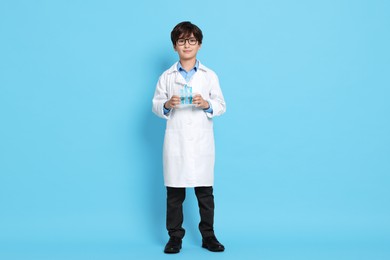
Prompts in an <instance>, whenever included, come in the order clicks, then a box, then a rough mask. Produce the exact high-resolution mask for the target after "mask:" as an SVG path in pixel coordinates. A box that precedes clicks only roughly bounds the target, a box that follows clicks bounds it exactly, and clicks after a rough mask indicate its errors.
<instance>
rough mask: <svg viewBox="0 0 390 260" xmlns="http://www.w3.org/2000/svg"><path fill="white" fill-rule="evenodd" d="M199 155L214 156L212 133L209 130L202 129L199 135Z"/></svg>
mask: <svg viewBox="0 0 390 260" xmlns="http://www.w3.org/2000/svg"><path fill="white" fill-rule="evenodd" d="M198 147H199V155H200V156H212V155H214V149H215V148H214V132H213V130H210V129H203V130H202V131H201V132H200V134H199V139H198Z"/></svg>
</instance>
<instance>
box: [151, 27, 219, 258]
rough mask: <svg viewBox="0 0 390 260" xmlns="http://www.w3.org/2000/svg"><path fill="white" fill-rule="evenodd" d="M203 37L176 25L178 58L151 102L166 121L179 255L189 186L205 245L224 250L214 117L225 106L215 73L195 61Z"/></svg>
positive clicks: (170, 222)
mask: <svg viewBox="0 0 390 260" xmlns="http://www.w3.org/2000/svg"><path fill="white" fill-rule="evenodd" d="M202 39H203V35H202V31H201V30H200V29H199V28H198V27H197V26H196V25H194V24H192V23H190V22H182V23H179V24H178V25H176V26H175V28H174V29H173V30H172V32H171V40H172V44H173V48H174V50H175V51H176V52H177V53H178V55H179V59H180V60H179V62H176V63H175V64H174V65H173V66H172V67H171V68H170V69H168V70H166V71H165V72H164V73H163V74H162V75H161V76H160V78H159V81H158V83H157V87H156V91H155V93H154V98H153V112H154V113H155V114H156V115H158V116H159V117H162V118H164V119H167V125H166V131H165V137H164V147H163V168H164V184H165V186H166V187H167V216H166V228H167V230H168V234H169V236H170V239H169V241H168V243H167V245H166V246H165V249H164V252H165V253H179V252H180V249H181V245H182V238H183V237H184V234H185V230H184V229H183V227H182V223H183V208H182V205H183V201H184V199H185V192H186V188H188V187H194V189H195V194H196V197H197V200H198V205H199V211H200V218H201V221H200V223H199V230H200V232H201V235H202V247H204V248H206V249H208V250H210V251H213V252H221V251H224V250H225V248H224V246H223V245H222V244H221V243H219V241H218V240H217V238H216V237H215V234H214V196H213V184H214V158H215V155H214V134H213V121H212V118H213V117H215V116H219V115H222V114H223V113H224V112H225V110H226V105H225V101H224V98H223V95H222V92H221V89H220V87H219V81H218V77H217V75H216V74H215V73H214V72H213V71H212V70H210V69H209V68H207V67H205V66H203V65H202V64H201V63H200V62H199V61H198V60H197V59H196V55H197V53H198V51H199V49H200V48H201V46H202ZM179 93H180V94H179ZM179 95H180V96H179ZM180 98H182V100H181V99H180ZM184 103H187V104H184Z"/></svg>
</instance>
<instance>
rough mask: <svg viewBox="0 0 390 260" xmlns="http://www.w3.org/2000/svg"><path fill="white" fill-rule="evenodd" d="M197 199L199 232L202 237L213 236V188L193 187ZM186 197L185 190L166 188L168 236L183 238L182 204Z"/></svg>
mask: <svg viewBox="0 0 390 260" xmlns="http://www.w3.org/2000/svg"><path fill="white" fill-rule="evenodd" d="M195 194H196V198H197V199H198V205H199V213H200V223H199V230H200V233H201V234H202V237H209V236H213V235H214V195H213V187H195ZM185 197H186V188H172V187H167V230H168V234H169V236H175V237H180V238H183V237H184V234H185V230H184V228H183V227H182V224H183V202H184V199H185Z"/></svg>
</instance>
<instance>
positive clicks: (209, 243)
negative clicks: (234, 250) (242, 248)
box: [202, 236, 225, 252]
mask: <svg viewBox="0 0 390 260" xmlns="http://www.w3.org/2000/svg"><path fill="white" fill-rule="evenodd" d="M202 247H203V248H206V249H208V250H209V251H212V252H223V251H225V247H224V246H223V245H222V244H221V243H219V241H218V239H217V238H216V237H215V236H210V237H205V238H203V239H202Z"/></svg>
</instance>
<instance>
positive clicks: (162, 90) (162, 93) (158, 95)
mask: <svg viewBox="0 0 390 260" xmlns="http://www.w3.org/2000/svg"><path fill="white" fill-rule="evenodd" d="M167 101H168V90H167V80H166V75H165V74H163V75H161V76H160V78H159V80H158V82H157V86H156V90H155V92H154V97H153V101H152V103H153V107H152V111H153V113H155V114H156V115H157V116H159V117H161V118H164V119H169V118H170V115H171V112H169V113H168V114H164V103H165V102H167Z"/></svg>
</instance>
